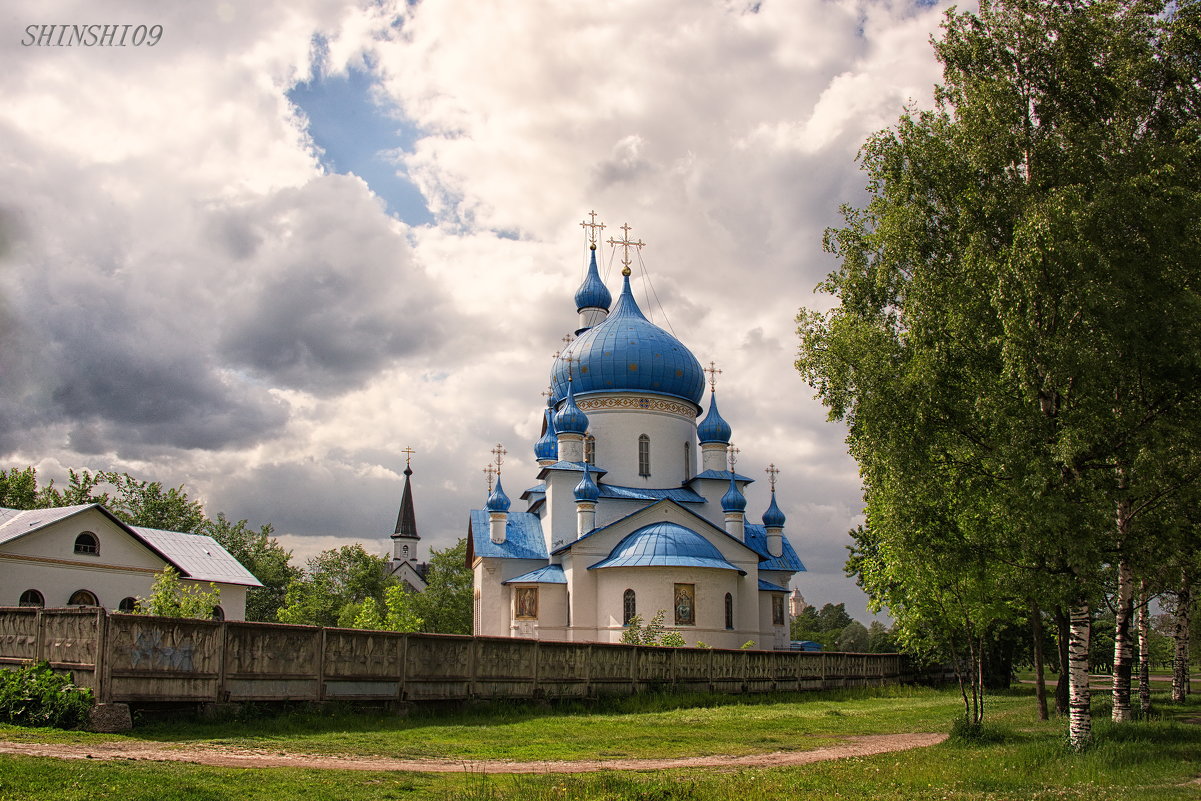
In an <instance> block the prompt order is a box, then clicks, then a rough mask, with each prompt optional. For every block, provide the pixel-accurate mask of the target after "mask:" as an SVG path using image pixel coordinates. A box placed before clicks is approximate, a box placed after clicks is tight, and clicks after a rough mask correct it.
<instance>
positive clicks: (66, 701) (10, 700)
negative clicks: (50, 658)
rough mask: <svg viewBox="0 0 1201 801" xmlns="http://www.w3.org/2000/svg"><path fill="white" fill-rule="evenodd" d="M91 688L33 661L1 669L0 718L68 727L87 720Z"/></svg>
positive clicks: (24, 723) (29, 723) (38, 724)
mask: <svg viewBox="0 0 1201 801" xmlns="http://www.w3.org/2000/svg"><path fill="white" fill-rule="evenodd" d="M92 702H93V698H92V691H91V690H89V689H87V688H86V687H76V686H75V684H74V683H73V682H72V680H71V677H70V676H63V675H60V674H58V673H55V672H54V671H53V670H51V669H50V665H49V664H47V663H46V662H36V663H30V664H28V665H24V666H22V667H20V668H16V669H13V670H0V721H3V722H5V723H14V724H16V725H18V726H54V727H56V728H60V729H69V728H76V727H79V726H82V725H83V724H84V723H86V722H87V719H88V711H89V710H90V709H91V708H92Z"/></svg>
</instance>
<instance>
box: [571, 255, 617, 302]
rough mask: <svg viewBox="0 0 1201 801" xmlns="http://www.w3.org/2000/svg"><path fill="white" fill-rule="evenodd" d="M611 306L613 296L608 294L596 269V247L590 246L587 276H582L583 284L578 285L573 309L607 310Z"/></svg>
mask: <svg viewBox="0 0 1201 801" xmlns="http://www.w3.org/2000/svg"><path fill="white" fill-rule="evenodd" d="M612 304H613V295H611V294H610V293H609V289H608V287H606V286H605V282H604V281H602V280H601V277H600V272H598V271H597V269H596V246H595V245H593V246H592V260H591V261H590V262H589V263H588V275H586V276H584V283H582V284H580V288H579V289H577V290H576V292H575V309H576V311H578V312H579V311H583V310H584V309H604V310H605V311H608V310H609V306H611V305H612Z"/></svg>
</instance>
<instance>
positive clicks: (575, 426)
mask: <svg viewBox="0 0 1201 801" xmlns="http://www.w3.org/2000/svg"><path fill="white" fill-rule="evenodd" d="M571 383H572V382H570V381H568V382H567V398H566V399H564V401H563V408H562V409H560V410H559V411H558V412H557V413H556V414H555V432H556V433H558V434H583V433H584V432H585V431H587V430H588V415H586V414H584V413H583V412H582V411H580V407H579V406H576V405H575V393H574V392H573V391H572V389H571Z"/></svg>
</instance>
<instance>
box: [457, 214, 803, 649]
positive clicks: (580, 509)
mask: <svg viewBox="0 0 1201 801" xmlns="http://www.w3.org/2000/svg"><path fill="white" fill-rule="evenodd" d="M591 225H592V224H589V223H585V226H586V227H587V226H591ZM599 227H600V226H594V227H593V230H594V231H595V230H596V228H599ZM614 244H618V245H621V246H623V247H625V248H626V251H625V258H624V259H623V264H624V265H625V269H623V270H622V275H623V281H622V288H621V294H620V296H619V297H618V299H617V301H616V303H615V304H614V303H612V296H611V295H610V293H609V290H608V289H607V288H606V287H605V285H604V283H603V282H602V281H601V279H600V275H599V273H598V270H597V264H596V245H595V238H594V239H593V244H592V248H591V250H592V253H591V263H590V265H589V267H588V270H587V274H586V276H585V279H584V282H583V284H582V285H581V286H580V288H579V290H578V291H577V292H576V295H575V305H576V310H577V312H578V314H579V318H578V319H579V323H578V326H579V327H578V329H577V330H576V332H575V333H576V336H575V338H574V339H571V338H570V337H568V338H566V339H567V342H566V347H565V348H564V349H563V351H562V352H561V353H560V354H556V359H555V362H554V365H553V367H552V370H551V387H550V390H549V392H548V403H547V408H546V409H545V411H544V423H543V432H544V433H543V436H542V438H541V439H540V440H538V442H537V443H536V444H535V445H534V456H535V459H536V460H537V462H538V474H537V478H538V482H539V483H537V484H535V485H534V486H531V487H529V488H528V489H526V490H525V491H524V492H523V493H522V494H521V500H522V501H524V505H523V508H522V509H521V510H510V506H511V502H510V500H509V498H508V496H507V495H506V494H505V491H504V489H503V487H502V485H501V478H500V475H499V467H500V464H499V462H500V457H501V456H503V454H504V453H505V451H504V449H503V448H501V447H500V446H497V449H496V450H495V451H494V454H496V456H497V462H498V463H497V465H496V467H497V470H496V471H495V474H496V483H495V487H492V486H490V487H489V493H490V494H489V497H488V499H487V502H486V504H485V506H484V508H483V509H477V510H474V511H472V512H471V513H470V519H469V529H468V531H469V534H468V539H467V548H468V551H467V559H468V564H469V565H470V566H471V567H472V568H473V570H474V583H475V633H476V634H480V635H489V636H506V637H530V638H537V639H545V640H570V641H575V642H618V641H620V640H621V638H622V634H623V633H624V631H625V630H626V629H627V627H628V626H629V624H630V622H631V620H632V619H633V618H634V617H635V616H638V617H639V618H640V619H641V620H642V621H643V622H644V623H645V622H647V621H649V620H651V619H652V618H653V617H654V616H655V615H656V613H658V612H659V611H660V610H662V611H663V613H664V619H663V624H664V626H666V627H667V628H669V629H674V630H677V631H679V632H681V634H683V636H684V639H685V641H686V642H687V643H688V644H689V645H692V644H695V643H696V642H698V641H701V642H704V643H706V644H708V645H710V646H713V647H719V648H738V647H739V646H741V645H742V644H743V643H746V642H747V641H754V642H755V644H756V647H758V648H777V649H787V648H788V647H789V633H788V615H787V612H788V606H787V599H788V594H789V592H788V585H789V582H790V581H791V580H792V577H793V576H794V575H795V574H796V573H798V572H799V571H803V570H804V569H805V566H804V565H803V564H802V563H801V560H800V559H799V558H798V557H797V553H796V551H795V550H794V549H793V546H792V544H791V543H790V542H789V540H788V537H787V536H785V534H784V523H785V518H784V514H783V512H782V511H781V510H780V507H779V506H778V505H777V504H776V493H775V476H776V473H777V472H778V471H776V470H775V468H774V466H772V467H770V468H768V470H767V472H768V473H769V474H770V476H771V480H772V494H771V503H770V505H769V506H768V508H767V509H766V510H765V511H764V513H763V517H762V523H753V522H751V519H750V515H748V514H747V511H746V498H745V497H744V495H743V490H744V489H745V487H746V485H747V484H749V483H750V482H751V481H752V480H753V479H751V478H749V477H748V476H745V475H741V474H739V473H736V472H734V463H735V458H734V457H735V456H736V454H737V449H735V448H733V446H732V445H731V444H730V442H731V428H730V425H729V424H728V423H727V422H726V421H725V420H724V419H723V418H722V416H721V414H720V413H719V412H718V409H717V398H716V388H715V379H716V374H717V373H718V372H720V371H718V370H716V369H715V368H713V366H712V364H711V369H710V370H707V371H706V370H704V369H702V367H701V365H700V363H699V362H698V361H697V359H696V357H695V356H693V354H692V353H691V352H690V351H689V350H688V348H686V347H685V346H684V345H683V344H682V343H681V342H680V341H679V340H678V339H676V337H675V336H673V335H672V334H670V333H668V332H667V331H665V330H663V329H662V328H660V327H658V326H656V325H655V324H653V323H652V322H650V321H649V320H648V319H647V318H646V317H645V315H644V314H643V313H642V311H641V310H640V309H639V307H638V304H637V302H636V301H635V300H634V294H633V291H632V290H631V288H630V269H629V264H630V259H629V248H630V247H638V246H640V245H641V242H638V243H633V242H630V241H629V238H628V228H626V238H625V240H624V241H623V242H619V243H614ZM611 305H612V311H611V312H610V306H611ZM539 319H542V318H541V316H539ZM706 372H708V373H709V383H710V390H711V397H710V400H709V409H708V413H707V414H706V415H705V417H704V419H703V420H699V421H698V417H699V416H700V413H701V412H702V411H703V409H702V407H701V406H700V402H701V400H702V399H703V396H704V389H705V373H706ZM775 389H776V388H771V390H772V391H775ZM698 461H699V463H700V464H699V465H698V464H697V463H698ZM491 470H492V469H491V468H489V471H490V472H491ZM505 477H506V478H507V477H508V475H507V474H506V476H505Z"/></svg>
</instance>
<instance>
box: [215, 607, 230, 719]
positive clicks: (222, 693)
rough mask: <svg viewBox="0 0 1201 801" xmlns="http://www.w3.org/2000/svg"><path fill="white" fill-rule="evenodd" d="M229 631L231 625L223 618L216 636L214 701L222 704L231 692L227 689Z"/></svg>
mask: <svg viewBox="0 0 1201 801" xmlns="http://www.w3.org/2000/svg"><path fill="white" fill-rule="evenodd" d="M228 632H229V625H228V623H227V622H226V621H224V620H222V621H221V628H220V629H219V630H218V632H217V636H216V637H215V638H214V639H215V640H216V641H217V686H216V687H214V688H213V703H215V704H220V703H222V702H224V701H225V699H226V698H228V697H229V693H228V692H226V690H225V650H226V638H227V637H228Z"/></svg>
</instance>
